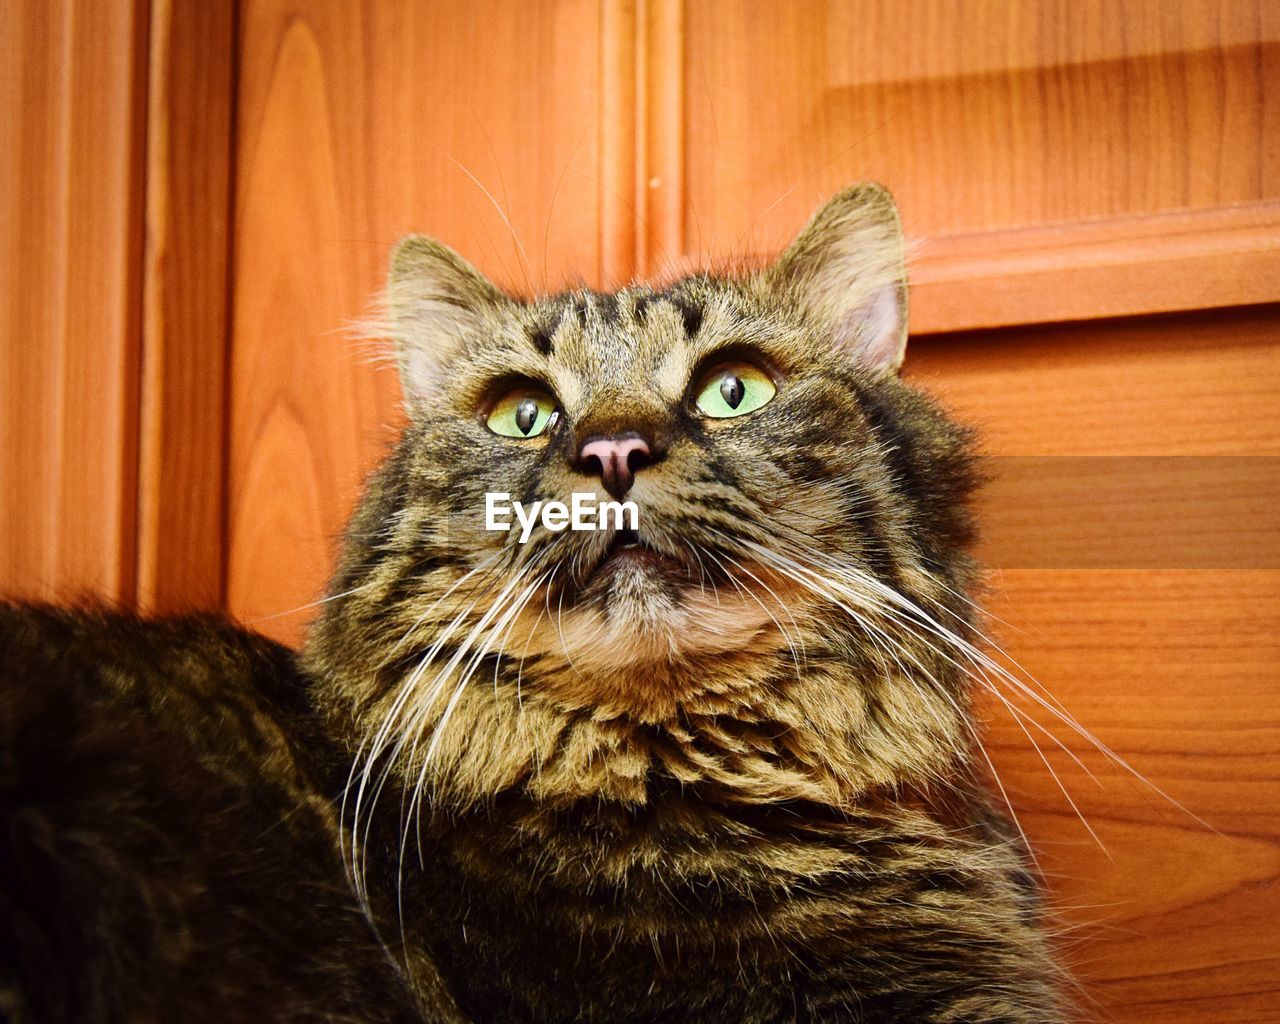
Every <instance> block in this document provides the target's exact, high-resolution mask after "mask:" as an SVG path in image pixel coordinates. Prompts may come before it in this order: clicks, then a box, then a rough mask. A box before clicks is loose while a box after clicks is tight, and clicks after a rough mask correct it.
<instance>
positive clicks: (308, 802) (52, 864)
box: [0, 605, 416, 1022]
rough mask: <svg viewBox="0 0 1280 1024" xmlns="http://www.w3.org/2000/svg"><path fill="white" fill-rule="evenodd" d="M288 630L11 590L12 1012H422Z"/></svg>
mask: <svg viewBox="0 0 1280 1024" xmlns="http://www.w3.org/2000/svg"><path fill="white" fill-rule="evenodd" d="M320 735H321V734H320V732H319V730H317V729H315V728H314V727H313V718H312V713H311V711H310V708H309V701H308V696H307V690H306V686H305V680H304V679H303V678H302V676H301V675H300V673H299V672H298V670H297V668H296V666H295V662H294V656H293V654H292V652H290V651H289V650H287V649H286V648H284V647H281V646H279V645H277V644H274V643H272V642H271V641H269V640H267V639H265V638H263V637H260V636H257V635H255V634H252V633H250V632H248V631H245V630H242V629H239V628H237V627H235V626H233V625H231V624H229V623H227V622H224V621H221V620H218V619H215V618H210V617H195V618H181V619H173V620H168V621H159V622H143V621H141V620H138V619H135V618H131V617H128V616H123V615H114V614H106V613H98V612H68V611H63V610H56V609H51V608H46V607H36V606H14V605H6V606H0V819H2V821H0V1018H2V1017H3V1016H4V1015H5V1013H7V1014H8V1015H9V1016H10V1017H11V1018H12V1019H13V1020H14V1021H15V1022H16V1021H25V1020H39V1021H58V1020H77V1021H79V1020H104V1021H106V1020H137V1019H184V1020H228V1019H230V1020H238V1019H271V1020H317V1019H326V1020H410V1019H415V1017H416V1014H413V1013H412V1012H411V1011H410V1010H409V1009H408V1000H407V997H400V996H397V994H396V993H397V992H398V991H399V990H400V989H401V985H400V982H399V978H398V975H396V974H395V972H394V971H392V970H391V968H390V967H389V965H388V963H387V961H386V958H385V956H384V955H383V953H382V950H381V948H380V947H379V946H378V945H377V943H376V941H375V939H374V936H373V934H372V932H371V930H370V929H369V928H368V926H367V924H366V923H365V921H364V918H363V917H362V916H361V915H360V913H359V911H358V908H357V907H356V906H355V905H354V902H353V900H352V898H351V896H350V893H349V890H348V887H347V886H346V883H345V877H344V874H343V870H342V864H341V855H340V852H339V841H338V832H337V824H336V813H335V811H334V808H333V804H332V796H333V793H334V792H335V786H336V784H335V782H334V778H333V772H332V769H331V766H332V764H333V763H334V762H333V760H332V758H331V755H330V753H329V752H328V751H327V750H326V748H325V746H324V745H323V743H322V742H321V740H320Z"/></svg>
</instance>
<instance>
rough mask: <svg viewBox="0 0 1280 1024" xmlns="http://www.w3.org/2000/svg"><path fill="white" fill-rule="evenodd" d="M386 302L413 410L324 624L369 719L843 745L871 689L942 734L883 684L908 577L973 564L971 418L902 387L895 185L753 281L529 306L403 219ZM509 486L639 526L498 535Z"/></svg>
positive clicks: (933, 592)
mask: <svg viewBox="0 0 1280 1024" xmlns="http://www.w3.org/2000/svg"><path fill="white" fill-rule="evenodd" d="M389 297H390V301H389V305H390V308H391V313H392V316H393V328H392V330H393V333H395V335H396V337H397V340H398V343H399V345H400V353H401V366H402V376H403V380H404V383H405V389H406V396H407V400H408V404H409V408H410V412H411V420H412V422H411V425H410V427H409V429H408V431H407V432H406V435H405V438H404V440H403V441H402V443H401V445H400V447H399V449H398V451H397V454H396V456H395V457H394V458H393V459H392V460H391V461H390V462H389V463H388V465H387V466H386V467H385V468H384V470H383V471H382V473H381V474H380V476H379V478H378V480H377V481H376V482H375V486H374V487H373V488H372V490H371V494H370V497H369V498H368V500H367V501H366V503H365V506H364V507H363V509H362V511H361V514H360V516H359V517H358V518H357V521H356V525H355V529H354V530H353V532H352V543H351V547H350V549H349V550H348V553H347V558H346V568H345V569H344V571H343V572H342V574H341V575H340V577H339V579H338V580H337V582H336V583H335V589H336V590H338V591H344V592H345V591H354V596H352V597H349V598H346V599H344V600H343V602H342V604H341V605H340V606H338V607H336V608H333V609H331V610H330V612H329V613H328V614H327V615H326V618H325V620H324V621H323V622H322V624H321V627H320V630H319V633H318V636H319V641H318V643H317V644H315V645H313V647H314V648H315V649H319V650H320V651H321V652H322V653H323V654H324V656H325V657H326V658H328V659H331V660H332V661H334V662H341V663H346V664H347V665H348V666H349V670H350V671H357V672H358V670H359V667H360V666H361V665H363V669H364V672H363V677H364V678H365V679H366V681H367V682H366V685H365V690H364V692H362V693H357V694H354V695H353V696H354V698H355V700H356V702H357V704H362V705H366V706H367V707H369V708H372V709H376V711H374V712H371V714H372V717H371V718H370V721H374V720H379V717H378V716H380V720H381V721H382V722H384V723H385V722H388V721H394V722H398V723H400V724H398V725H396V726H395V729H402V728H403V729H407V730H408V731H409V732H410V733H414V734H417V735H419V736H420V738H422V737H424V736H426V735H427V734H428V733H430V732H432V730H434V731H435V733H436V734H437V735H433V736H432V741H428V745H429V746H430V747H431V749H432V754H433V755H434V754H435V753H436V751H437V750H438V749H439V746H440V743H441V742H442V741H441V740H440V739H439V737H438V734H439V731H440V728H441V723H442V722H444V721H446V720H447V717H448V716H447V715H446V713H445V712H446V710H447V709H449V708H450V707H452V708H454V709H459V708H460V709H463V710H462V711H461V712H460V713H461V714H462V715H463V717H464V718H466V719H468V720H469V721H470V722H471V727H472V728H473V729H474V728H478V727H479V725H478V723H479V722H481V721H484V722H486V723H488V725H489V726H490V727H493V728H498V726H497V725H496V724H495V723H497V722H499V721H509V724H510V725H511V727H512V728H516V729H526V730H527V729H533V730H534V731H533V732H530V733H529V735H528V736H526V737H525V738H524V739H523V740H520V741H515V742H527V743H528V745H529V748H530V750H531V751H533V752H534V753H533V756H534V757H535V759H538V760H542V759H545V757H546V756H548V752H547V751H546V750H542V749H539V745H540V744H548V743H549V744H552V745H553V746H554V745H555V744H556V743H560V742H563V739H564V737H563V735H562V732H561V730H562V728H563V726H564V722H563V716H565V715H583V714H585V715H587V716H589V717H590V718H591V719H593V720H595V721H597V722H614V723H617V722H620V721H621V722H628V723H631V724H633V725H643V726H645V727H647V728H657V729H659V730H661V729H664V728H668V727H670V726H671V725H672V724H673V723H677V722H679V723H682V724H681V725H680V726H679V728H678V729H677V730H676V733H675V734H674V735H675V736H676V740H677V741H678V742H683V740H681V737H682V736H685V734H686V733H687V731H688V729H689V722H690V720H691V718H690V716H695V717H696V716H698V715H702V716H711V717H712V718H716V719H725V718H726V717H728V718H731V719H734V720H735V721H737V720H743V721H747V722H750V723H753V724H754V725H760V724H761V722H762V721H763V722H764V723H765V724H764V732H765V733H767V734H770V735H772V734H774V733H776V732H777V731H778V730H779V729H794V728H796V724H797V722H799V721H800V720H806V721H807V723H808V724H809V725H810V726H812V725H813V723H814V722H815V721H816V722H817V727H818V728H819V729H820V730H827V731H830V732H832V733H838V734H840V735H846V736H848V735H851V734H852V732H853V731H855V730H856V728H857V726H856V724H855V723H856V722H857V721H859V720H865V719H866V718H867V716H868V715H869V714H870V713H871V711H870V708H871V705H872V704H875V705H877V706H878V707H879V708H880V709H881V710H882V711H883V710H884V709H885V708H889V709H890V710H891V711H892V709H893V708H894V707H895V706H897V705H901V709H900V711H896V712H892V713H894V714H900V717H903V718H907V719H911V720H912V721H911V729H913V730H915V731H916V732H921V731H923V732H928V731H929V730H931V729H935V728H936V731H939V732H942V731H945V729H946V728H948V727H951V726H953V725H954V723H951V719H950V712H949V711H947V712H944V711H941V710H939V707H935V706H934V702H932V701H930V700H928V699H925V698H923V697H921V698H918V697H917V695H915V694H913V693H910V692H908V691H906V690H905V689H904V690H903V691H902V692H900V693H895V692H892V690H891V689H890V692H888V693H886V692H884V687H883V686H882V683H883V679H877V678H874V677H877V676H879V677H885V678H887V677H888V676H889V675H891V674H892V672H893V668H892V666H894V665H895V664H896V665H898V666H899V667H900V666H901V665H902V663H903V661H902V659H903V657H904V654H903V651H902V650H901V649H899V648H898V647H895V641H894V640H893V639H892V638H891V637H890V633H891V632H892V631H895V630H896V629H898V625H895V619H894V615H895V609H894V608H893V607H892V605H893V601H894V598H895V596H896V595H899V594H902V593H908V594H911V595H914V596H915V597H916V598H919V596H920V595H921V594H922V593H924V594H926V595H927V596H928V598H929V599H936V598H937V596H938V595H939V594H942V593H944V592H945V591H946V588H947V586H949V585H952V584H955V583H957V582H959V581H958V580H957V579H954V578H952V579H949V580H948V579H941V580H939V579H935V576H940V577H948V576H950V575H952V568H953V567H952V566H950V565H949V564H948V560H949V559H954V558H957V557H958V554H957V551H956V548H957V542H958V541H960V540H961V539H962V537H961V535H962V534H963V533H964V526H963V523H962V520H963V514H962V512H961V511H960V510H959V508H957V507H954V506H957V505H958V504H959V502H960V500H961V497H962V494H961V492H962V491H963V490H964V489H965V487H966V486H967V478H966V477H965V474H964V472H963V469H962V465H963V443H962V438H961V436H960V434H959V433H958V432H956V431H954V430H953V429H951V428H949V427H948V426H947V425H946V423H945V421H944V420H942V419H941V418H940V417H939V416H938V414H937V413H936V412H935V411H934V410H933V409H932V407H931V406H929V405H928V404H927V403H924V402H923V401H922V400H921V399H920V398H919V397H918V396H915V395H914V393H912V392H910V391H908V390H907V389H905V388H904V387H903V386H902V385H901V384H900V383H898V381H897V379H896V374H895V371H896V369H897V366H898V364H899V363H900V361H901V357H902V350H903V344H904V338H905V324H904V316H905V303H904V298H903V291H902V247H901V237H900V234H899V231H898V227H897V220H896V214H895V213H894V211H893V208H892V204H891V203H890V202H889V201H888V199H887V196H886V195H885V194H884V193H883V192H882V191H881V190H878V189H874V188H871V189H862V190H853V191H850V192H848V193H845V194H843V195H842V196H840V197H837V199H836V200H833V202H832V203H831V204H829V205H828V206H827V207H826V208H824V210H823V211H821V212H820V213H819V215H818V216H817V217H816V218H815V220H814V221H813V222H812V223H811V225H810V226H809V228H807V229H806V231H805V232H804V233H802V234H801V236H800V237H799V238H798V239H797V241H796V242H795V243H794V244H793V245H792V247H791V248H790V249H789V250H788V251H787V253H786V254H784V256H783V257H782V259H781V260H780V261H779V262H778V263H777V264H776V265H775V266H773V267H772V268H769V269H768V270H765V271H760V272H757V273H753V274H750V275H746V276H743V277H738V278H717V277H693V278H688V279H685V280H683V281H680V282H678V283H677V284H675V285H673V286H671V287H670V288H667V289H665V290H653V289H650V288H647V287H634V288H627V289H624V290H622V291H621V292H618V293H616V294H607V295H606V294H599V293H593V292H572V293H567V294H564V295H561V296H555V297H551V298H547V299H542V300H537V301H532V302H520V301H516V300H512V299H510V298H508V297H506V296H504V295H502V294H500V293H499V292H498V291H497V290H496V289H494V288H493V287H492V286H490V285H489V284H488V283H487V282H486V281H485V280H484V279H483V278H482V277H481V276H480V275H479V274H478V273H477V272H476V271H474V270H473V269H472V268H470V267H469V266H467V265H466V264H465V263H463V262H462V261H461V260H460V259H459V258H458V257H457V256H456V255H455V254H453V253H452V252H451V251H449V250H447V249H445V248H444V247H443V246H440V245H439V244H438V243H435V242H431V241H429V240H426V239H416V238H415V239H410V240H408V241H406V242H405V243H402V245H401V247H400V248H399V250H398V251H397V255H396V258H395V260H394V261H393V272H392V282H391V287H390V291H389ZM904 449H910V450H909V451H904ZM498 494H503V495H507V496H509V497H508V498H507V499H505V503H506V504H510V503H511V502H520V503H521V504H522V505H523V507H524V508H525V510H526V512H528V511H529V510H530V509H531V508H532V507H534V504H535V503H537V502H542V503H547V502H560V503H563V504H564V505H566V506H571V505H572V503H573V500H574V498H573V496H574V495H575V494H579V495H583V494H589V495H592V496H594V500H595V502H596V503H603V502H606V501H609V500H625V501H627V502H630V503H633V504H634V506H635V514H636V528H635V529H634V530H632V529H630V528H623V527H621V526H620V525H619V523H618V521H617V519H613V520H612V521H610V522H609V523H608V524H607V525H606V526H605V528H603V529H599V528H598V529H595V530H573V529H563V530H553V529H551V528H549V527H548V526H546V525H544V524H543V523H537V524H536V525H534V526H533V527H532V528H531V529H528V530H526V529H524V528H522V524H521V523H520V522H519V521H517V519H516V517H515V516H514V515H512V514H510V513H508V514H507V517H506V518H507V519H508V521H509V522H510V527H509V528H508V529H506V530H493V529H489V528H486V527H487V526H488V523H487V516H486V511H487V506H488V504H489V502H491V501H493V500H494V499H491V498H489V497H488V496H490V495H498ZM499 501H502V499H499ZM626 525H627V526H628V527H629V523H627V524H626ZM522 538H523V540H524V542H523V543H522ZM335 645H338V646H337V647H335ZM327 667H328V668H329V669H330V670H332V665H329V666H327ZM857 673H862V674H863V675H865V676H867V677H868V680H869V681H868V684H867V685H866V686H865V687H863V688H862V690H861V692H858V691H856V690H855V691H853V692H850V690H849V682H848V680H847V679H845V678H843V676H846V675H850V674H857ZM783 678H786V679H787V680H788V681H787V682H786V683H785V684H784V683H783V682H781V680H782V679H783ZM483 679H488V680H489V683H488V685H487V686H486V685H485V683H484V682H483V681H482V680H483ZM373 680H376V682H369V681H373ZM784 690H785V691H786V692H787V693H788V694H789V696H788V697H787V698H786V699H785V700H782V701H780V700H779V695H780V693H782V692H783V691H784ZM943 696H947V697H948V699H949V695H947V694H943V693H941V692H940V693H939V694H938V703H939V704H940V702H941V700H942V697H943ZM917 699H920V700H922V701H923V703H924V704H925V705H928V706H927V707H925V708H924V710H921V708H920V707H914V706H912V704H911V702H913V701H916V700H917ZM952 703H954V701H952ZM428 707H430V708H434V710H428V709H427V708H428ZM531 708H536V709H538V710H537V711H534V710H531ZM512 709H515V710H514V711H513V710H512ZM539 713H546V715H547V716H549V717H547V718H546V720H545V721H543V720H541V719H538V714H539ZM557 716H560V717H559V718H557ZM927 716H933V718H934V719H935V720H936V721H935V722H934V724H933V725H930V724H928V723H927V722H926V723H925V724H924V725H921V724H920V722H921V719H922V718H925V717H927ZM943 718H946V723H942V720H943ZM538 721H541V722H542V725H541V726H539V725H537V724H536V722H538ZM531 722H534V723H535V724H534V725H531V724H530V723H531ZM939 723H942V724H939ZM947 723H950V724H949V725H948V724H947ZM739 724H741V722H739ZM717 728H723V723H721V724H720V725H718V726H717ZM539 729H542V731H541V732H539V731H538V730H539ZM535 733H536V735H535ZM384 738H385V737H384ZM686 738H687V737H686ZM375 741H376V737H375ZM499 742H501V741H499ZM505 742H512V741H511V740H507V741H505ZM734 742H742V741H741V738H740V737H739V739H738V740H735V741H734ZM753 742H754V741H753ZM768 742H769V743H770V744H772V745H773V746H772V747H771V749H773V750H774V751H775V753H778V752H780V753H778V756H779V758H780V759H787V758H790V759H792V760H794V759H795V758H796V757H797V756H799V755H798V754H797V753H796V752H795V751H790V752H786V751H784V750H783V749H782V748H783V747H784V746H785V743H781V741H779V740H778V739H777V737H776V736H773V738H772V739H770V740H769V741H768ZM860 742H862V741H860ZM694 745H695V746H696V743H695V744H694ZM747 746H748V747H750V746H751V743H748V744H747ZM910 753H911V752H910V751H904V752H903V756H904V757H906V756H909V755H910ZM441 756H443V755H441ZM453 756H454V757H465V754H464V753H463V752H461V751H454V754H453ZM753 756H754V755H753ZM694 760H695V761H696V760H697V759H696V758H694ZM673 764H674V762H669V763H668V769H670V770H672V771H673V772H674V773H675V775H676V777H680V773H679V769H676V768H674V767H672V765H673ZM473 769H474V766H473ZM509 770H512V771H514V769H509ZM787 772H790V774H792V775H794V774H795V768H794V766H791V767H788V768H787ZM686 774H687V775H689V777H693V776H696V775H697V772H696V771H694V770H693V769H689V770H688V771H687V772H686ZM729 774H730V775H732V774H733V771H730V772H729ZM633 781H634V780H633ZM770 785H773V783H770ZM766 788H767V787H766Z"/></svg>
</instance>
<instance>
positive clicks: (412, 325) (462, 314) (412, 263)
mask: <svg viewBox="0 0 1280 1024" xmlns="http://www.w3.org/2000/svg"><path fill="white" fill-rule="evenodd" d="M508 301H509V300H508V299H507V298H506V297H505V296H504V295H503V294H502V293H501V292H500V291H499V290H498V289H497V288H495V287H494V286H493V285H492V284H490V283H489V281H488V279H487V278H486V277H485V276H484V275H483V274H481V273H480V271H478V270H476V268H475V267H473V266H472V265H471V264H470V263H468V262H467V261H466V260H464V259H463V258H462V257H461V256H459V255H458V254H457V253H456V252H454V251H453V250H452V249H450V248H449V247H448V246H447V245H444V244H443V243H441V242H437V241H436V240H435V239H434V238H427V237H426V236H425V235H409V236H408V237H407V238H403V239H401V240H400V242H399V243H398V244H397V245H396V247H395V250H394V251H393V252H392V254H391V272H390V275H389V277H388V281H387V292H386V310H387V313H388V314H389V316H390V321H391V322H390V325H389V327H390V333H391V335H392V338H393V340H394V341H395V347H396V361H397V362H398V363H399V365H400V383H401V385H402V386H403V388H404V398H405V404H406V405H408V406H409V407H410V409H412V408H413V407H414V405H416V404H418V403H420V402H423V401H430V400H431V398H432V397H433V396H434V395H436V394H437V393H438V391H439V390H440V385H441V379H440V378H441V368H442V366H443V365H444V364H445V362H447V360H448V357H449V355H450V353H452V352H454V351H456V350H457V349H458V348H459V347H461V346H462V345H463V344H464V343H465V342H466V340H467V339H468V337H470V336H473V335H475V334H476V333H477V332H478V331H479V330H481V329H482V325H483V323H484V319H485V315H486V313H489V312H492V311H493V310H495V309H497V308H499V307H500V306H502V305H503V304H504V303H506V302H508Z"/></svg>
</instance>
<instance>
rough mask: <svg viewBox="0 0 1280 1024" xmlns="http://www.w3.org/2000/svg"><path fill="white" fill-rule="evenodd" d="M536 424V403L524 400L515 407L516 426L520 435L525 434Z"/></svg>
mask: <svg viewBox="0 0 1280 1024" xmlns="http://www.w3.org/2000/svg"><path fill="white" fill-rule="evenodd" d="M537 422H538V403H537V402H535V401H534V400H533V399H532V398H526V399H524V400H523V401H521V403H520V404H519V405H517V406H516V426H517V427H519V428H520V433H522V434H527V433H529V431H531V430H532V429H533V425H534V424H535V423H537Z"/></svg>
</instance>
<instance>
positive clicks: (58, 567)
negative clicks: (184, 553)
mask: <svg viewBox="0 0 1280 1024" xmlns="http://www.w3.org/2000/svg"><path fill="white" fill-rule="evenodd" d="M0 48H3V52H2V53H0V151H3V152H4V154H5V158H4V160H3V161H0V204H2V209H0V434H2V435H3V452H2V457H0V592H3V593H6V594H9V595H20V596H31V597H61V598H71V597H74V596H77V595H80V594H90V593H91V594H96V595H99V596H101V597H104V598H106V599H107V600H110V601H118V602H122V603H125V604H128V603H129V602H131V601H132V598H133V590H134V540H135V537H134V534H135V520H136V493H135V490H136V472H137V449H136V432H137V400H138V390H137V363H138V347H139V345H138V340H139V321H140V314H141V309H140V305H141V303H140V296H141V255H142V194H143V193H142V188H143V164H142V159H143V140H144V113H145V81H146V4H145V3H134V2H127V0H115V2H110V3H92V4H85V3H76V2H73V0H65V2H62V0H59V2H46V0H14V2H10V3H5V4H2V5H0Z"/></svg>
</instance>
